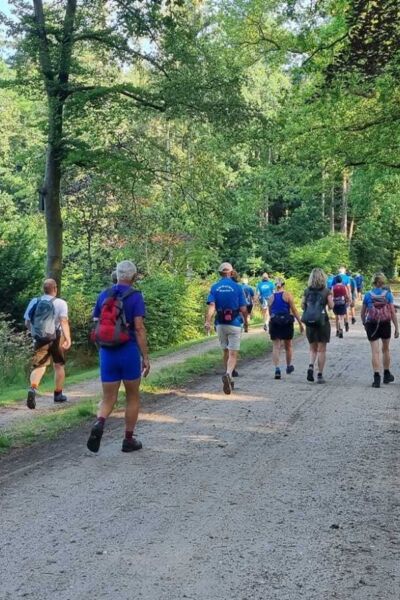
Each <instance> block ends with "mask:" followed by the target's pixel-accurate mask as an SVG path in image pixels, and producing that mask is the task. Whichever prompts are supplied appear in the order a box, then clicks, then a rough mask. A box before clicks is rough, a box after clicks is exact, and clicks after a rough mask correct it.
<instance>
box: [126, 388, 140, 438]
mask: <svg viewBox="0 0 400 600" xmlns="http://www.w3.org/2000/svg"><path fill="white" fill-rule="evenodd" d="M124 386H125V393H126V408H125V429H126V431H134V430H135V425H136V422H137V420H138V416H139V408H140V396H139V386H140V378H139V379H133V380H129V381H124Z"/></svg>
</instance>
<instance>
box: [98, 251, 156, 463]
mask: <svg viewBox="0 0 400 600" xmlns="http://www.w3.org/2000/svg"><path fill="white" fill-rule="evenodd" d="M136 275H137V269H136V266H135V264H134V263H133V262H131V261H130V260H123V261H122V262H120V263H118V265H117V284H116V285H113V287H112V288H109V289H107V290H104V291H103V292H101V293H100V295H99V297H98V299H97V302H96V306H95V307H94V310H93V319H94V320H95V322H96V329H95V339H96V341H97V343H98V344H99V345H100V376H101V383H102V388H103V398H102V401H101V402H100V404H99V408H98V412H97V420H96V422H95V423H94V425H93V427H92V429H91V432H90V436H89V439H88V441H87V447H88V449H89V450H90V451H91V452H98V450H99V448H100V442H101V438H102V435H103V430H104V423H105V421H106V419H107V417H109V415H110V414H111V412H112V410H113V408H114V406H115V404H116V402H117V400H118V391H119V388H120V385H121V381H122V382H123V384H124V387H125V396H126V408H125V438H124V440H123V442H122V452H133V451H134V450H140V448H142V443H141V442H140V441H139V440H137V439H136V438H135V437H134V430H135V425H136V422H137V419H138V415H139V407H140V398H139V386H140V380H141V377H142V376H143V377H146V376H147V374H148V372H149V370H150V362H149V355H148V350H147V339H146V329H145V326H144V316H145V305H144V301H143V297H142V294H141V292H140V291H139V290H135V289H134V288H133V287H132V284H133V282H134V281H135V279H136Z"/></svg>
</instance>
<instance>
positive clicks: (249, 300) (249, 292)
mask: <svg viewBox="0 0 400 600" xmlns="http://www.w3.org/2000/svg"><path fill="white" fill-rule="evenodd" d="M242 288H243V293H244V297H245V300H246V306H247V312H248V315H249V319H250V315H251V313H252V310H253V306H254V296H255V293H254V289H253V288H252V287H251V285H249V280H248V278H247V277H242Z"/></svg>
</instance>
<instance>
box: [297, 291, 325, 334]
mask: <svg viewBox="0 0 400 600" xmlns="http://www.w3.org/2000/svg"><path fill="white" fill-rule="evenodd" d="M301 320H302V321H303V323H304V324H305V325H307V327H320V326H321V325H323V324H324V323H325V321H326V312H325V298H324V295H323V293H322V292H321V291H319V290H308V291H307V294H306V297H305V309H304V312H303V315H302V317H301Z"/></svg>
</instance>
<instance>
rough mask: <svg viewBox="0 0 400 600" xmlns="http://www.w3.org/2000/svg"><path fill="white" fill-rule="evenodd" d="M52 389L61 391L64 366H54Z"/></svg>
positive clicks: (63, 379)
mask: <svg viewBox="0 0 400 600" xmlns="http://www.w3.org/2000/svg"><path fill="white" fill-rule="evenodd" d="M53 367H54V389H55V390H62V389H63V385H64V381H65V368H64V365H59V364H54V365H53Z"/></svg>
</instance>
